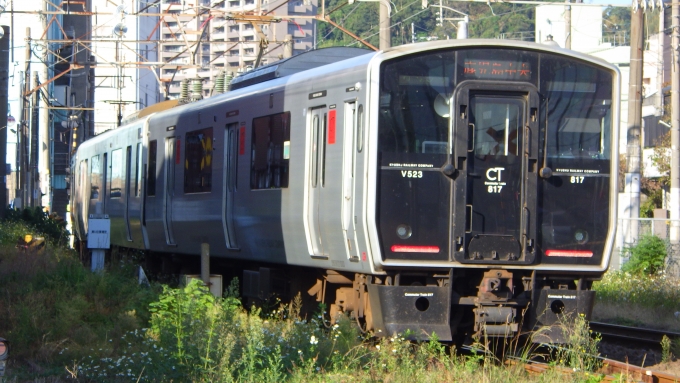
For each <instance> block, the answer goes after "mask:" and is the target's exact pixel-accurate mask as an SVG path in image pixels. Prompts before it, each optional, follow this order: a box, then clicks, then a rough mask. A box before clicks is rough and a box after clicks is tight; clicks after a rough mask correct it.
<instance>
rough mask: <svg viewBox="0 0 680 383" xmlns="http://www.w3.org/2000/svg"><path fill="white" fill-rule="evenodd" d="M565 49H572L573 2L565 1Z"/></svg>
mask: <svg viewBox="0 0 680 383" xmlns="http://www.w3.org/2000/svg"><path fill="white" fill-rule="evenodd" d="M564 2H565V3H566V4H567V5H565V6H564V47H565V48H566V49H571V5H569V4H571V0H565V1H564Z"/></svg>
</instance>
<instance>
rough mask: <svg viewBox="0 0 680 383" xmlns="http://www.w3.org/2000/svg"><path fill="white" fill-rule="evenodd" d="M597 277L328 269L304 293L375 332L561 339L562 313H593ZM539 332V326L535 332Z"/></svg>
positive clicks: (334, 315) (492, 271) (499, 271)
mask: <svg viewBox="0 0 680 383" xmlns="http://www.w3.org/2000/svg"><path fill="white" fill-rule="evenodd" d="M591 284H592V279H587V278H585V277H582V276H574V277H571V278H570V277H566V278H565V276H564V275H560V276H559V277H557V276H551V275H548V274H546V275H543V274H539V273H537V272H536V271H518V270H515V271H511V270H504V269H488V270H470V269H449V270H448V271H443V272H397V273H393V274H389V275H385V276H370V275H364V274H355V275H354V277H353V279H352V278H350V277H348V276H345V275H343V274H340V273H337V272H334V271H330V270H329V271H328V272H327V273H326V275H325V276H324V277H323V278H320V279H317V280H316V283H315V284H314V286H313V287H312V288H311V289H309V290H308V291H307V293H308V294H309V295H311V296H313V297H315V298H316V300H317V301H318V302H328V303H330V304H329V314H330V318H331V321H334V318H337V316H338V315H341V314H345V315H349V316H350V317H351V318H354V319H356V320H358V321H360V322H361V323H362V324H363V326H364V327H365V330H368V331H373V332H374V333H375V334H376V335H378V336H392V335H394V334H404V333H407V334H408V337H409V338H412V339H428V338H430V337H432V336H433V334H436V337H437V339H439V340H443V341H451V340H456V339H461V338H466V337H467V338H481V337H504V338H510V337H514V336H516V335H518V334H521V333H527V332H531V331H535V332H534V335H535V336H534V337H533V339H534V341H535V342H551V343H561V342H562V341H563V331H562V329H563V326H560V325H561V323H563V321H564V316H563V314H566V315H571V314H583V315H584V316H585V317H586V318H589V317H590V315H591V313H592V308H593V303H594V297H595V292H594V291H591V290H590V287H591ZM538 329H540V331H536V330H538Z"/></svg>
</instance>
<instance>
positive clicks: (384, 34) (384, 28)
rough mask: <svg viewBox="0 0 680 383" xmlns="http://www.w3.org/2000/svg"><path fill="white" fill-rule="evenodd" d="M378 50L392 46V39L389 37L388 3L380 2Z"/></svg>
mask: <svg viewBox="0 0 680 383" xmlns="http://www.w3.org/2000/svg"><path fill="white" fill-rule="evenodd" d="M378 6H379V7H380V46H379V48H380V50H381V51H384V50H385V49H387V48H389V47H390V46H392V37H391V35H390V2H389V1H380V2H379V5H378Z"/></svg>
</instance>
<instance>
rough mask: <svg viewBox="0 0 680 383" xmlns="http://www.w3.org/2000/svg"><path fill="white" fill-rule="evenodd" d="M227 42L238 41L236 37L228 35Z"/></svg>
mask: <svg viewBox="0 0 680 383" xmlns="http://www.w3.org/2000/svg"><path fill="white" fill-rule="evenodd" d="M229 42H232V43H236V42H238V37H230V38H229Z"/></svg>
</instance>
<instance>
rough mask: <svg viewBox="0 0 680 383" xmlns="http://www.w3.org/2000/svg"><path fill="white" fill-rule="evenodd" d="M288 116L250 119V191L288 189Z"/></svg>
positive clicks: (285, 114) (288, 114)
mask: <svg viewBox="0 0 680 383" xmlns="http://www.w3.org/2000/svg"><path fill="white" fill-rule="evenodd" d="M289 145H290V112H284V113H279V114H274V115H271V116H266V117H258V118H255V119H253V144H252V157H251V158H252V159H253V161H252V164H251V170H250V187H251V189H271V188H287V187H288V162H289V160H288V158H289V156H288V153H287V150H288V147H289Z"/></svg>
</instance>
